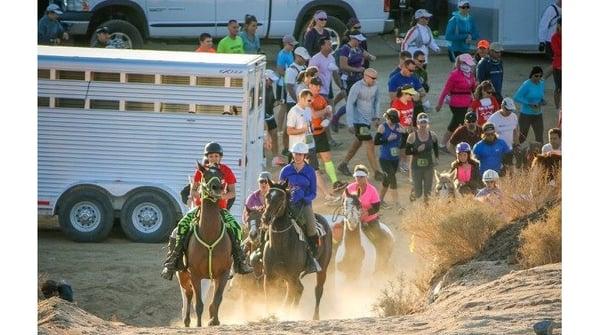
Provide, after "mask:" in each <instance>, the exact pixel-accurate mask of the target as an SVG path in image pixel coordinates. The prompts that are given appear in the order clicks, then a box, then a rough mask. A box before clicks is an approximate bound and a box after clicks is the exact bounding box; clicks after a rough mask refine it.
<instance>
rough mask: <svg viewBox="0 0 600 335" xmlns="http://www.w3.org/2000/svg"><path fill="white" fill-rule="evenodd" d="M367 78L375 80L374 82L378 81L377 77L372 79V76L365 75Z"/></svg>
mask: <svg viewBox="0 0 600 335" xmlns="http://www.w3.org/2000/svg"><path fill="white" fill-rule="evenodd" d="M365 77H369V78H371V79H373V80H377V77H371V76H369V75H368V74H365Z"/></svg>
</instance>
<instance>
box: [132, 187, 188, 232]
mask: <svg viewBox="0 0 600 335" xmlns="http://www.w3.org/2000/svg"><path fill="white" fill-rule="evenodd" d="M175 215H176V214H175V209H174V208H173V205H172V204H171V202H170V201H169V199H166V198H165V197H164V196H163V195H161V194H160V193H157V192H149V191H144V192H140V193H137V194H134V195H132V196H131V197H130V198H129V199H127V201H125V204H124V205H123V208H122V209H121V228H123V232H124V233H125V235H126V236H127V238H129V239H130V240H132V241H134V242H146V243H156V242H163V241H165V240H166V239H167V237H168V236H169V234H170V233H171V230H172V229H173V227H174V225H175V219H176V218H175Z"/></svg>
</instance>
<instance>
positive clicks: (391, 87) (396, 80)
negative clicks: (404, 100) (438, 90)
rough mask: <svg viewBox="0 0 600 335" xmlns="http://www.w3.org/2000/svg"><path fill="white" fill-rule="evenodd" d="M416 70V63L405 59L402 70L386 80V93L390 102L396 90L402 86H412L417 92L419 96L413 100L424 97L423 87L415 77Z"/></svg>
mask: <svg viewBox="0 0 600 335" xmlns="http://www.w3.org/2000/svg"><path fill="white" fill-rule="evenodd" d="M416 70H417V63H416V62H415V61H414V60H413V59H407V60H405V61H404V63H403V64H402V69H401V70H400V71H399V72H398V73H396V74H395V75H393V76H392V77H390V79H389V80H388V92H389V95H390V100H393V99H394V97H395V96H396V92H397V91H398V89H399V88H401V87H402V86H404V85H412V87H413V88H414V89H415V90H416V91H417V92H419V95H418V96H416V97H415V99H414V100H415V101H417V100H420V99H423V98H424V97H425V95H426V93H425V89H424V88H423V85H421V82H420V81H419V78H417V76H415V71H416Z"/></svg>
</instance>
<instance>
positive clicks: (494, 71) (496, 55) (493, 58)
mask: <svg viewBox="0 0 600 335" xmlns="http://www.w3.org/2000/svg"><path fill="white" fill-rule="evenodd" d="M502 51H504V48H503V47H502V45H500V43H498V42H494V43H492V44H491V45H490V52H489V54H488V55H487V56H486V57H484V58H483V59H482V60H481V61H479V63H478V64H477V81H478V82H480V83H481V82H483V81H484V80H489V81H491V82H492V85H493V86H494V90H495V91H494V92H495V93H494V96H495V97H496V100H498V101H502V99H503V97H502V80H503V79H504V65H503V64H502Z"/></svg>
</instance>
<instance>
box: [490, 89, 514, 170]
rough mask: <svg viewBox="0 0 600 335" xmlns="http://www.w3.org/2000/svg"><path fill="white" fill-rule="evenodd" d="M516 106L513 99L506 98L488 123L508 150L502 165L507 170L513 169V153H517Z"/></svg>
mask: <svg viewBox="0 0 600 335" xmlns="http://www.w3.org/2000/svg"><path fill="white" fill-rule="evenodd" d="M516 111H517V106H516V105H515V102H514V101H513V99H511V98H509V97H506V98H504V100H502V105H501V109H500V110H499V111H497V112H495V113H494V114H492V115H491V116H490V118H489V119H488V122H490V123H492V124H494V128H495V129H496V132H497V134H498V137H499V138H500V139H502V140H504V142H506V144H507V145H508V147H509V148H510V152H509V153H507V154H505V155H504V159H503V160H502V165H503V167H504V168H505V170H507V169H512V167H513V165H514V164H513V158H514V155H513V152H519V149H520V148H519V121H518V118H517V114H515V112H516Z"/></svg>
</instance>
